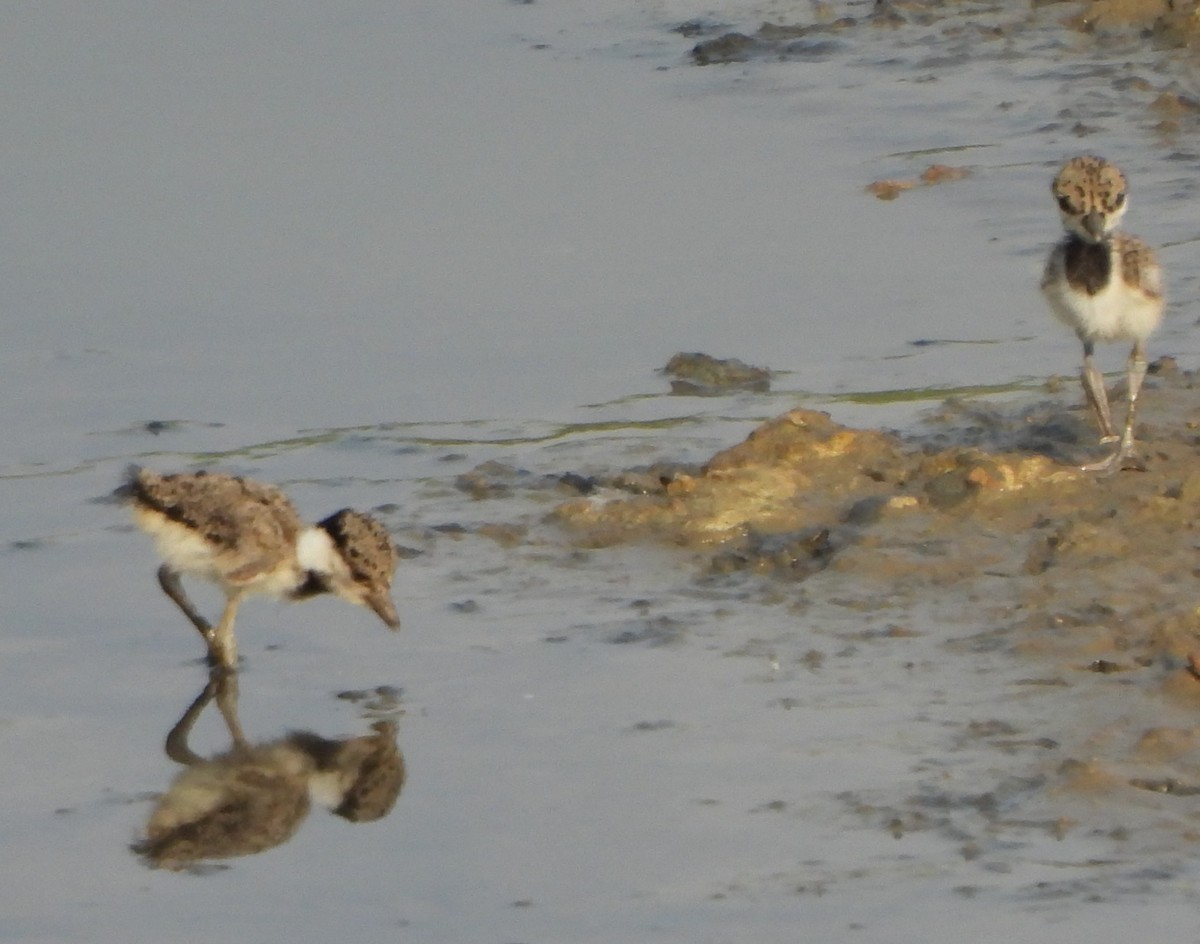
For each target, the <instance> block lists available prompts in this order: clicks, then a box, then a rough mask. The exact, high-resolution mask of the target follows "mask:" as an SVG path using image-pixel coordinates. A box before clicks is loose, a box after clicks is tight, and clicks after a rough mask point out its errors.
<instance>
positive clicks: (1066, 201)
mask: <svg viewBox="0 0 1200 944" xmlns="http://www.w3.org/2000/svg"><path fill="white" fill-rule="evenodd" d="M1058 208H1059V209H1060V210H1062V211H1063V212H1064V213H1070V212H1071V198H1070V197H1068V196H1067V195H1066V194H1065V193H1064V194H1061V195H1060V196H1059V198H1058Z"/></svg>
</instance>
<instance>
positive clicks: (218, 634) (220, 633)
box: [204, 591, 242, 669]
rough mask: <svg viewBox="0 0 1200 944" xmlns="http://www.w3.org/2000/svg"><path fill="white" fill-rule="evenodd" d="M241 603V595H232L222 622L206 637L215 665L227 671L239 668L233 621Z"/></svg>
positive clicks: (211, 658) (234, 593) (236, 593)
mask: <svg viewBox="0 0 1200 944" xmlns="http://www.w3.org/2000/svg"><path fill="white" fill-rule="evenodd" d="M241 602H242V595H241V594H240V593H238V592H236V591H235V592H232V593H230V595H229V599H228V600H227V601H226V603H225V611H224V612H223V613H222V614H221V622H219V623H218V624H217V628H216V629H214V630H212V632H211V634H206V635H205V637H204V638H205V639H206V640H207V641H208V655H209V658H210V660H211V661H212V663H213V665H220V666H224V667H225V668H227V669H232V668H235V667H236V666H237V639H236V638H235V637H234V635H233V620H234V617H236V616H237V609H238V604H239V603H241Z"/></svg>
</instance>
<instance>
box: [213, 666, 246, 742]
mask: <svg viewBox="0 0 1200 944" xmlns="http://www.w3.org/2000/svg"><path fill="white" fill-rule="evenodd" d="M213 675H214V676H216V678H217V708H219V709H220V711H221V717H222V718H224V719H225V727H226V728H228V729H229V736H230V737H231V738H232V739H233V744H234V746H235V747H238V748H244V747H248V746H249V745H248V744H246V735H245V734H243V733H242V723H241V721H239V720H238V713H237V703H238V677H237V673H236V672H230V671H227V670H226V669H213Z"/></svg>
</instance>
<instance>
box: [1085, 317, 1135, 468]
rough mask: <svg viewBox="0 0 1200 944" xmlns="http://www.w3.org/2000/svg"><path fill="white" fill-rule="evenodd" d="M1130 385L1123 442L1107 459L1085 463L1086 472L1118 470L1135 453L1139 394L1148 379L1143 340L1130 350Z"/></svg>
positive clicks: (1128, 367) (1127, 368)
mask: <svg viewBox="0 0 1200 944" xmlns="http://www.w3.org/2000/svg"><path fill="white" fill-rule="evenodd" d="M1126 370H1127V381H1126V384H1127V386H1128V387H1129V391H1128V402H1129V409H1128V410H1127V411H1126V413H1125V428H1124V430H1122V432H1121V443H1120V445H1119V446H1118V447H1117V450H1116V452H1114V453H1113V454H1112V455H1111V456H1109V457H1108V458H1107V459H1104V460H1102V461H1100V462H1095V463H1092V464H1091V465H1085V466H1084V467H1083V470H1084V471H1085V472H1116V471H1117V470H1118V469H1120V468H1122V467H1123V466H1124V464H1125V460H1126V459H1128V458H1130V457H1131V456H1132V455H1133V450H1134V445H1135V441H1134V438H1133V429H1134V424H1135V421H1136V419H1137V401H1138V394H1139V393H1141V390H1142V381H1143V380H1145V379H1146V348H1145V346H1144V345H1143V343H1142V342H1141V341H1135V342H1134V344H1133V350H1132V351H1130V352H1129V363H1128V365H1127V367H1126Z"/></svg>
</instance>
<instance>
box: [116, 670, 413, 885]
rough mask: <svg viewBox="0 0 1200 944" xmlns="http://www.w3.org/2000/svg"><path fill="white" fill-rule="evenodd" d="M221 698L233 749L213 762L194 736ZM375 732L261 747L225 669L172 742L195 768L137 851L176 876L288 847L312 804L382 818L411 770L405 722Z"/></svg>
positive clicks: (350, 815)
mask: <svg viewBox="0 0 1200 944" xmlns="http://www.w3.org/2000/svg"><path fill="white" fill-rule="evenodd" d="M214 700H215V701H216V702H217V707H218V709H219V710H220V713H221V716H222V718H223V719H224V721H225V725H226V727H227V728H228V730H229V735H230V737H231V738H232V741H233V746H232V747H231V748H230V749H229V750H228V751H226V752H224V753H222V754H218V755H217V756H215V757H211V758H207V759H206V758H203V757H201V756H199V755H197V754H196V753H195V752H194V751H192V749H191V748H190V747H189V746H188V736H189V734H190V733H191V730H192V727H193V725H195V723H196V719H197V718H199V716H200V714H201V712H203V710H204V709H205V707H207V705H208V704H209V703H210V702H212V701H214ZM373 730H374V732H375V733H374V734H370V735H367V736H364V737H357V738H347V739H344V740H330V739H327V738H323V737H321V736H320V735H317V734H313V733H311V732H308V731H294V732H292V733H291V734H289V735H287V736H286V737H284V738H280V739H279V740H275V741H266V742H262V743H259V744H251V743H249V742H248V741H247V740H246V738H245V736H244V734H243V733H242V729H241V724H240V722H239V720H238V716H237V676H236V675H235V674H233V673H229V672H222V671H220V670H217V671H215V672H214V673H213V674H212V676H211V677H210V679H209V682H208V685H206V686H205V688H204V691H203V692H201V694H200V697H198V698H197V699H196V700H195V701H194V702H193V703H192V704H191V706H189V708H188V710H187V711H186V712H184V715H183V717H182V718H180V719H179V722H178V724H176V725H175V727H174V728H173V729H172V730H171V733H170V734H168V735H167V743H166V752H167V756H168V757H170V758H171V759H172V760H174V761H176V762H178V763H180V764H184V765H185V766H186V767H187V769H186V770H184V771H183V772H182V773H180V774H179V775H178V776H177V777H176V778H175V780H174V782H173V783H172V784H171V786H170V788H169V789H168V790H167V791H166V793H164V794H162V796H161V797H159V799H158V802H157V803H156V804H155V807H154V810H153V811H152V812H151V814H150V819H149V821H148V822H147V824H146V830H145V836H144V838H142V839H141V840H139V841H138V842H136V843H134V844H133V846H132V847H131V848H132V849H133V851H134V852H135V853H137V854H138V855H140V856H141V857H142V859H143V861H144V862H145V863H146V864H147V865H149V866H152V867H154V868H165V869H176V870H178V869H186V868H193V867H196V866H199V865H201V864H202V863H204V862H206V861H207V860H211V859H228V858H233V857H235V856H243V855H253V854H255V853H258V852H264V851H266V850H267V849H272V848H274V847H275V846H278V845H281V844H282V843H284V842H287V840H289V839H290V838H291V837H292V836H293V835H294V834H295V832H296V830H297V829H298V828H299V827H300V824H301V823H302V822H303V821H304V818H305V817H306V816H307V815H308V811H309V808H310V804H311V800H312V799H316V800H317V801H318V802H321V803H323V804H324V805H327V806H328V807H329V808H330V809H331V810H332V812H334V813H336V814H337V815H338V816H341V817H343V818H345V819H348V820H350V821H351V822H359V823H362V822H369V821H371V820H376V819H380V818H382V817H384V816H386V815H387V814H388V813H389V812H391V809H392V807H393V806H394V805H395V803H396V799H397V798H398V797H399V795H400V791H401V789H402V788H403V786H404V778H405V769H404V758H403V756H402V755H401V754H400V751H399V749H398V748H397V746H396V724H395V722H393V721H380V722H376V723H375V724H374V725H373Z"/></svg>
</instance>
